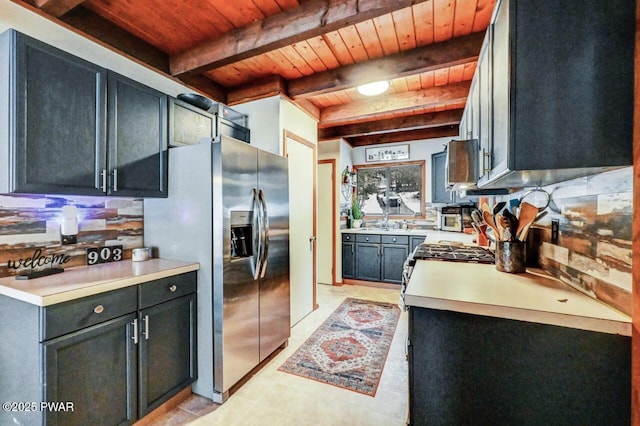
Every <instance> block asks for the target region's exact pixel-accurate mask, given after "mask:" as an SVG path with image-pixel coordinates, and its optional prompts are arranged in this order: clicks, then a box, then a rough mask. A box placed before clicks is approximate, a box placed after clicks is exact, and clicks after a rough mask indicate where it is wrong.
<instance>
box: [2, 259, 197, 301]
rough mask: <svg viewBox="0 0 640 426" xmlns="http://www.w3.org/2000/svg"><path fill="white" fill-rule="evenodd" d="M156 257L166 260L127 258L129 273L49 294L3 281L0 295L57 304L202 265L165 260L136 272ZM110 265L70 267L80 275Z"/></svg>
mask: <svg viewBox="0 0 640 426" xmlns="http://www.w3.org/2000/svg"><path fill="white" fill-rule="evenodd" d="M153 260H160V261H166V260H165V259H151V260H148V261H145V262H131V261H127V260H125V261H122V262H129V263H131V274H130V275H129V276H126V277H114V278H106V279H103V280H96V281H90V282H87V283H86V285H83V286H81V287H78V288H75V289H71V290H66V291H61V292H59V293H53V294H49V295H38V294H34V293H33V292H29V291H27V290H21V289H16V288H12V287H7V286H5V285H1V284H0V294H1V295H4V296H8V297H11V298H13V299H16V300H20V301H23V302H27V303H30V304H32V305H36V306H40V307H45V306H49V305H54V304H57V303H63V302H68V301H71V300H75V299H79V298H82V297H87V296H93V295H96V294H100V293H104V292H107V291H111V290H118V289H121V288H125V287H129V286H132V285H137V284H142V283H145V282H148V281H154V280H157V279H161V278H166V277H170V276H174V275H180V274H183V273H187V272H192V271H197V270H198V269H199V268H200V265H199V264H198V263H191V262H178V261H166V263H168V265H167V266H164V267H159V268H158V269H157V270H152V271H148V272H145V271H136V268H138V269H144V267H145V266H147V265H143V263H147V262H153ZM118 263H119V262H118ZM149 264H151V263H149ZM107 265H110V264H102V265H98V266H80V267H77V268H73V269H70V270H69V271H72V270H73V271H74V272H75V274H79V273H82V270H83V268H95V267H105V268H108V266H107ZM120 266H122V265H120ZM40 279H43V278H39V280H40Z"/></svg>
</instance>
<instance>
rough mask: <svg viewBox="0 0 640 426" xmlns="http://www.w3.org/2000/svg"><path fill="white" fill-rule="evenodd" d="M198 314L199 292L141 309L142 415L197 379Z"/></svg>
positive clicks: (140, 381) (140, 369) (140, 373)
mask: <svg viewBox="0 0 640 426" xmlns="http://www.w3.org/2000/svg"><path fill="white" fill-rule="evenodd" d="M195 315H196V297H195V294H190V295H187V296H184V297H181V298H179V299H175V300H172V301H169V302H165V303H161V304H159V305H156V306H153V307H150V308H147V309H144V310H142V311H140V327H141V334H140V350H139V356H140V362H139V369H138V371H139V383H140V400H139V406H140V412H139V415H140V417H143V416H144V415H146V414H147V413H149V412H150V411H152V410H154V409H155V408H157V407H158V406H159V405H161V404H162V403H163V402H164V401H166V400H167V399H169V398H170V397H171V396H173V395H175V394H176V393H178V392H180V391H181V390H182V389H184V388H185V387H187V386H188V385H190V384H191V383H193V382H194V381H195V379H196V377H197V374H196V373H197V367H196V357H195V353H196V346H195V345H196V323H195Z"/></svg>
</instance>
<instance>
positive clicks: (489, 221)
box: [482, 210, 502, 240]
mask: <svg viewBox="0 0 640 426" xmlns="http://www.w3.org/2000/svg"><path fill="white" fill-rule="evenodd" d="M482 218H483V219H484V221H485V223H486V224H487V225H488V226H489V228H491V229H493V233H494V235H495V236H496V239H498V240H501V239H502V234H500V232H499V231H498V228H496V223H495V222H494V221H493V215H492V214H491V212H490V211H487V210H483V211H482Z"/></svg>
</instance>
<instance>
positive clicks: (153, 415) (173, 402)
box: [133, 386, 192, 426]
mask: <svg viewBox="0 0 640 426" xmlns="http://www.w3.org/2000/svg"><path fill="white" fill-rule="evenodd" d="M191 395H192V393H191V386H187V387H186V388H184V389H183V390H181V391H180V392H178V393H177V394H175V395H174V396H172V397H171V398H169V399H168V400H167V401H166V402H165V403H163V404H162V405H160V406H159V407H158V408H156V409H155V410H153V411H152V412H150V413H148V414H147V415H146V416H144V417H143V418H141V419H140V420H138V421H137V422H135V423H134V424H133V425H134V426H148V425H151V424H153V423H154V422H156V421H157V420H158V419H159V418H161V417H162V416H164V415H166V414H167V413H169V412H170V411H171V410H173V409H174V408H176V407H177V406H178V405H180V404H181V403H182V402H184V401H185V400H186V399H187V398H189V397H190V396H191Z"/></svg>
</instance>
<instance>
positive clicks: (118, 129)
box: [0, 30, 167, 197]
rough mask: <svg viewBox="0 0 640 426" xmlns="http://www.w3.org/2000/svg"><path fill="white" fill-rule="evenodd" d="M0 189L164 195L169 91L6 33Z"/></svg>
mask: <svg viewBox="0 0 640 426" xmlns="http://www.w3.org/2000/svg"><path fill="white" fill-rule="evenodd" d="M0 57H1V58H2V61H1V63H2V65H1V66H0V95H1V96H0V123H2V127H5V128H6V129H8V130H7V131H6V132H0V153H1V154H2V155H3V156H5V157H6V158H7V159H8V164H9V165H10V167H7V168H5V169H3V170H2V171H1V176H0V192H7V193H8V192H17V193H48V194H70V195H105V194H107V195H119V196H134V197H166V196H167V192H166V187H167V96H166V95H164V94H163V93H161V92H158V91H156V90H153V89H151V88H149V87H146V86H144V85H142V84H140V83H137V82H134V81H132V80H129V79H126V78H125V77H122V76H119V75H118V74H116V73H113V72H111V71H108V70H106V69H104V68H101V67H99V66H97V65H95V64H92V63H90V62H88V61H85V60H83V59H80V58H78V57H75V56H73V55H70V54H68V53H66V52H64V51H61V50H59V49H56V48H54V47H52V46H49V45H47V44H45V43H42V42H40V41H38V40H35V39H32V38H30V37H28V36H25V35H23V34H20V33H18V32H16V31H15V30H8V31H6V32H4V33H2V34H1V35H0Z"/></svg>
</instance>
